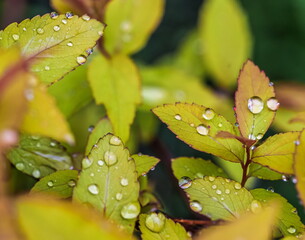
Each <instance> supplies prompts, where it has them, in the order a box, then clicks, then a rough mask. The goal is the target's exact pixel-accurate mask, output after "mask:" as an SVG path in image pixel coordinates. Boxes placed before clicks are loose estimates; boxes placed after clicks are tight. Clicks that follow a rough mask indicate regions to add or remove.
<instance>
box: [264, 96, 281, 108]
mask: <svg viewBox="0 0 305 240" xmlns="http://www.w3.org/2000/svg"><path fill="white" fill-rule="evenodd" d="M279 106H280V103H279V102H278V100H277V99H276V98H274V97H272V98H269V99H268V100H267V107H268V108H269V109H270V110H271V111H276V110H277V109H278V108H279Z"/></svg>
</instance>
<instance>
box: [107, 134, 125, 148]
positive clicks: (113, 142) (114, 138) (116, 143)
mask: <svg viewBox="0 0 305 240" xmlns="http://www.w3.org/2000/svg"><path fill="white" fill-rule="evenodd" d="M109 143H110V144H111V145H114V146H119V145H120V144H121V143H122V141H121V139H119V138H118V137H117V136H112V137H111V138H110V141H109Z"/></svg>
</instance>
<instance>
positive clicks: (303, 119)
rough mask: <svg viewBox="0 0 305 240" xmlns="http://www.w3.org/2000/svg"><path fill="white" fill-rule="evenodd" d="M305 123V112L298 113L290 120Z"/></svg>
mask: <svg viewBox="0 0 305 240" xmlns="http://www.w3.org/2000/svg"><path fill="white" fill-rule="evenodd" d="M295 122H298V123H302V124H304V123H305V112H300V113H298V114H297V115H296V116H295V117H294V118H293V119H291V120H290V123H295Z"/></svg>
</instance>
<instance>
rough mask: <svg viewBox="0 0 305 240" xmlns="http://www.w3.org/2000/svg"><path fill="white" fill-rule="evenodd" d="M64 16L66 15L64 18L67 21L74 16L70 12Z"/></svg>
mask: <svg viewBox="0 0 305 240" xmlns="http://www.w3.org/2000/svg"><path fill="white" fill-rule="evenodd" d="M65 15H66V18H68V19H71V18H72V17H73V16H74V14H73V13H72V12H66V14H65Z"/></svg>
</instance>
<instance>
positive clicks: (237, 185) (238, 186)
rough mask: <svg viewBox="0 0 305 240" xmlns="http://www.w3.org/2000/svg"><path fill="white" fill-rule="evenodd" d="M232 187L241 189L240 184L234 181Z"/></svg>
mask: <svg viewBox="0 0 305 240" xmlns="http://www.w3.org/2000/svg"><path fill="white" fill-rule="evenodd" d="M234 188H235V189H236V190H239V189H241V185H240V183H238V182H237V183H235V184H234Z"/></svg>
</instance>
